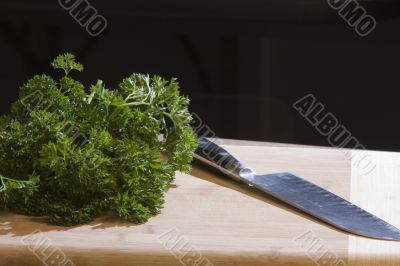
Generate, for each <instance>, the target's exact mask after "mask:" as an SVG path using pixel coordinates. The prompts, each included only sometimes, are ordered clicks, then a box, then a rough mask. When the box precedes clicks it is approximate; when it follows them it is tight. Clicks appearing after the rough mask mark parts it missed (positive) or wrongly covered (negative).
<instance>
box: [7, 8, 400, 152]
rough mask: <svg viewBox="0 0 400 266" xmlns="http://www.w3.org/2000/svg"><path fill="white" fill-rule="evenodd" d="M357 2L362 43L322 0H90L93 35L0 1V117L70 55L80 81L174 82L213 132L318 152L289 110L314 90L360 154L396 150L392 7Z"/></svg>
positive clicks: (398, 53)
mask: <svg viewBox="0 0 400 266" xmlns="http://www.w3.org/2000/svg"><path fill="white" fill-rule="evenodd" d="M358 2H359V3H360V4H361V5H362V6H363V7H365V8H366V10H367V11H368V13H369V14H370V15H372V16H374V17H375V18H376V19H377V27H376V29H375V31H374V32H372V34H371V35H369V36H367V37H360V36H358V35H357V33H356V32H355V31H354V29H353V28H352V27H350V26H348V25H347V23H346V22H345V21H343V20H342V19H341V18H340V16H339V15H338V14H337V12H336V11H335V10H332V9H331V8H330V7H329V5H328V3H327V2H326V1H323V0H322V1H319V0H276V1H271V0H263V1H261V0H236V1H234V0H230V1H228V0H212V1H211V0H202V1H199V0H191V1H188V0H170V1H168V0H137V1H128V0H125V1H95V0H93V1H90V3H91V4H92V5H93V6H94V7H95V8H96V9H97V10H98V11H99V13H100V14H101V15H103V16H104V17H105V18H106V19H107V21H108V27H107V29H106V30H105V31H104V32H103V33H102V34H101V35H100V36H98V37H91V36H90V35H89V34H88V33H87V32H86V30H85V29H84V28H82V27H81V26H80V25H79V24H78V23H77V22H76V21H75V20H74V19H73V18H72V17H71V16H70V15H69V14H68V12H67V11H65V10H64V9H62V8H61V7H60V6H59V4H58V2H57V1H56V0H53V1H50V0H35V1H32V0H30V1H19V0H1V3H0V59H1V64H0V88H1V94H0V99H1V101H0V102H1V106H0V112H1V113H2V114H4V113H7V112H8V110H9V107H10V104H11V103H12V102H13V101H14V100H15V99H16V97H17V93H18V87H19V86H20V85H21V84H23V83H24V82H25V81H26V80H27V79H28V78H30V77H32V76H33V75H34V74H41V73H49V72H50V73H52V72H51V69H50V65H49V62H50V61H51V60H52V59H53V58H54V57H55V56H56V55H57V54H59V53H62V52H66V51H69V52H72V53H74V54H76V55H77V56H78V60H79V61H81V62H82V63H83V64H84V65H85V67H86V70H85V71H84V72H83V73H82V74H78V75H76V77H77V78H79V79H81V80H82V81H83V82H84V83H85V84H90V83H93V82H95V81H96V80H97V78H101V79H102V80H103V81H105V82H106V84H108V85H109V86H111V87H115V86H117V84H118V83H119V81H121V79H122V78H124V77H126V76H128V75H129V74H131V73H133V72H143V73H157V74H160V75H162V76H164V77H177V78H178V79H179V81H180V84H181V87H182V91H183V93H184V94H186V95H188V96H189V97H190V98H191V100H192V103H191V110H192V111H193V112H195V113H196V114H198V115H199V116H200V117H201V118H202V119H203V121H204V122H205V123H206V124H207V125H208V126H209V127H210V128H211V129H212V130H213V131H214V132H215V133H216V134H217V135H218V136H219V137H223V138H236V139H252V140H264V141H275V142H289V143H301V144H315V145H328V143H327V140H326V137H324V136H321V135H320V134H318V133H317V131H316V130H315V129H314V128H313V127H312V126H311V125H310V124H309V123H308V122H307V121H306V120H305V119H304V118H302V117H301V116H300V115H299V114H298V113H297V112H296V111H295V110H294V109H293V108H292V104H293V102H295V101H296V100H297V99H299V98H301V97H303V96H304V95H306V94H308V93H312V94H314V96H315V97H316V98H317V99H318V100H319V101H321V102H322V103H323V104H324V105H325V106H326V109H327V110H328V111H330V112H332V113H333V114H335V116H336V117H337V118H338V119H339V122H340V123H342V124H344V125H345V127H346V128H347V129H349V130H350V131H351V133H352V134H353V136H355V137H356V138H357V139H358V140H359V141H360V142H361V143H362V144H364V145H365V146H366V147H367V148H369V149H381V150H398V151H399V150H400V141H399V136H400V123H399V119H398V117H399V115H400V105H399V97H398V96H399V93H398V92H399V89H400V78H399V74H398V73H399V71H400V49H399V48H400V11H399V10H400V8H399V4H400V3H398V2H399V1H389V0H377V1H358Z"/></svg>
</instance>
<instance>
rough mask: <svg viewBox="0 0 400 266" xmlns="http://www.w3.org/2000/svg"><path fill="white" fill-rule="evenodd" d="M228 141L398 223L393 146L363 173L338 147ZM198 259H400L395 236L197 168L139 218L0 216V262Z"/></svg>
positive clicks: (277, 265)
mask: <svg viewBox="0 0 400 266" xmlns="http://www.w3.org/2000/svg"><path fill="white" fill-rule="evenodd" d="M225 148H226V149H228V150H229V151H231V152H232V153H233V154H234V155H235V156H236V157H237V158H238V159H240V160H241V161H242V162H243V163H244V164H245V165H247V166H248V167H251V168H253V169H254V170H255V171H256V172H258V173H274V172H281V171H289V172H293V173H295V174H297V175H300V176H302V177H304V178H306V179H308V180H310V181H312V182H314V183H316V184H318V185H321V186H322V187H324V188H326V189H328V190H330V191H332V192H334V193H336V194H338V195H340V196H342V197H344V198H346V199H351V200H352V201H354V202H356V203H357V204H359V205H360V206H361V207H364V208H366V209H367V210H370V211H371V212H373V213H374V214H376V215H377V216H380V217H382V218H385V219H386V220H387V221H389V222H392V223H393V224H395V225H397V226H400V196H399V195H400V181H399V180H400V155H399V154H397V153H382V152H372V153H371V154H373V158H375V159H374V160H376V162H377V167H376V168H375V169H374V171H372V172H371V173H369V174H368V175H365V174H364V173H360V172H359V170H358V169H357V168H356V167H354V165H353V167H352V162H351V159H350V156H348V153H346V152H344V151H341V150H336V149H326V148H317V147H295V146H283V147H280V146H268V145H251V146H243V143H242V144H241V145H234V144H233V143H231V145H227V146H225ZM32 232H35V234H34V235H32ZM63 256H65V257H63ZM40 259H41V260H42V261H41V260H40ZM196 260H197V261H198V264H197V265H199V266H212V265H214V266H231V265H252V266H262V265H268V266H286V265H293V266H302V265H321V266H323V265H334V266H343V265H363V266H370V265H400V243H394V242H385V241H376V240H370V239H365V238H361V237H355V236H349V235H348V234H347V233H344V232H342V231H339V230H336V229H334V228H332V227H330V226H327V225H326V224H323V223H321V222H319V221H317V220H315V219H313V218H312V217H309V216H307V215H304V214H302V213H299V212H297V211H296V210H293V209H292V208H290V207H288V206H285V205H282V204H281V203H279V202H277V201H275V200H274V199H271V198H269V197H265V196H263V195H260V194H259V193H257V192H255V191H253V190H251V189H249V188H248V187H246V186H243V185H240V184H237V183H234V182H231V181H230V180H229V179H226V178H224V177H222V176H220V175H216V174H211V173H209V172H207V171H205V170H203V169H199V168H196V167H195V168H194V169H193V171H192V173H191V175H185V174H177V177H176V181H175V182H174V185H173V186H172V187H171V189H170V190H169V192H168V193H167V195H166V204H165V208H164V209H163V211H162V213H161V214H160V215H158V216H156V217H154V218H152V219H151V220H150V221H149V222H148V223H146V224H143V225H134V224H131V223H128V222H125V221H122V220H119V219H118V218H116V217H111V216H110V217H102V218H100V219H97V220H96V221H94V222H92V223H90V224H89V225H83V226H77V227H73V228H65V227H57V226H51V225H47V224H45V223H44V222H43V220H42V219H35V218H30V217H24V216H19V215H14V214H10V213H2V214H0V265H7V266H11V265H68V266H70V265H85V266H86V265H96V266H98V265H99V266H100V265H134V266H150V265H152V266H153V265H190V266H192V265H196V264H195V263H194V261H196ZM45 263H46V264H45Z"/></svg>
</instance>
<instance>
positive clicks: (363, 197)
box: [349, 151, 400, 266]
mask: <svg viewBox="0 0 400 266" xmlns="http://www.w3.org/2000/svg"><path fill="white" fill-rule="evenodd" d="M361 153H362V154H365V153H364V152H360V151H353V156H352V157H353V158H361V157H360V154H361ZM367 154H368V155H369V156H370V158H372V160H373V161H374V163H375V164H376V167H375V168H374V169H373V171H371V172H370V173H368V174H365V173H364V172H363V171H362V168H360V167H354V166H353V167H352V170H351V200H352V201H353V202H354V203H355V204H357V205H359V206H360V207H362V208H364V209H366V210H367V211H369V212H371V213H373V214H375V215H376V216H378V217H379V218H381V219H383V220H385V221H387V222H389V223H391V224H393V225H394V226H396V227H398V228H400V154H398V153H393V152H367ZM354 165H356V164H354ZM349 265H351V266H353V265H354V266H376V265H387V266H398V265H400V242H390V241H378V240H373V239H366V238H360V237H354V236H350V239H349Z"/></svg>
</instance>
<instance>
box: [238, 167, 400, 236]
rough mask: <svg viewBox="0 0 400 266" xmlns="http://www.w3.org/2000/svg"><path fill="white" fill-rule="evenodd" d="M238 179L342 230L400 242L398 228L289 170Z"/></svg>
mask: <svg viewBox="0 0 400 266" xmlns="http://www.w3.org/2000/svg"><path fill="white" fill-rule="evenodd" d="M242 180H243V181H245V182H246V183H248V184H249V185H253V186H255V187H256V188H258V189H259V190H261V191H263V192H265V193H267V194H269V195H271V196H273V197H275V198H277V199H279V200H282V201H284V202H286V203H288V204H289V205H291V206H293V207H295V208H297V209H300V210H301V211H304V212H306V213H308V214H311V215H312V216H315V217H317V218H319V219H320V220H323V221H325V222H326V223H328V224H330V225H333V226H335V227H337V228H340V229H342V230H344V231H347V232H350V233H353V234H357V235H361V236H366V237H370V238H376V239H383V240H393V241H400V230H399V229H397V228H396V227H394V226H393V225H391V224H389V223H387V222H385V221H383V220H382V219H380V218H378V217H376V216H375V215H373V214H371V213H369V212H367V211H365V210H363V209H361V208H360V207H358V206H356V205H354V204H352V203H351V202H349V201H347V200H345V199H343V198H341V197H339V196H337V195H335V194H333V193H331V192H329V191H327V190H325V189H323V188H322V187H319V186H317V185H315V184H313V183H311V182H309V181H307V180H305V179H303V178H300V177H298V176H295V175H293V174H291V173H278V174H269V175H245V176H242Z"/></svg>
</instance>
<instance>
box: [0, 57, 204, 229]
mask: <svg viewBox="0 0 400 266" xmlns="http://www.w3.org/2000/svg"><path fill="white" fill-rule="evenodd" d="M52 66H53V67H54V68H56V69H61V70H63V71H64V76H63V77H62V78H61V79H60V80H58V81H55V80H54V79H53V78H51V77H49V76H47V75H40V76H35V77H33V78H32V79H31V80H29V81H28V82H27V83H26V84H25V85H24V86H22V87H21V90H20V97H19V100H18V101H17V102H15V103H14V104H13V106H12V108H11V112H10V114H9V115H7V116H2V117H0V204H1V208H2V209H3V210H4V209H8V210H11V211H14V212H16V213H20V214H25V215H35V216H46V217H49V221H50V222H51V223H53V224H57V225H68V226H70V225H75V224H81V223H86V222H89V221H91V220H93V219H94V218H95V217H96V216H99V215H102V214H104V213H106V212H109V211H112V212H115V213H117V214H119V215H120V216H121V217H123V218H124V219H126V220H129V221H132V222H137V223H142V222H146V221H147V220H148V219H149V218H150V217H151V216H153V215H156V214H158V213H159V211H160V209H161V208H162V206H163V203H164V193H165V192H166V191H167V189H168V188H169V184H170V182H171V181H172V180H173V178H174V174H175V171H183V172H188V171H189V170H190V163H191V161H192V156H193V151H194V150H195V149H196V147H197V138H196V137H195V134H194V132H193V130H192V128H191V127H190V122H191V119H192V118H191V115H190V113H189V112H188V108H187V107H188V104H189V99H188V98H186V97H183V96H181V95H180V93H179V86H178V83H177V81H176V80H175V79H172V80H169V81H167V80H165V79H163V78H161V77H159V76H154V77H150V76H148V75H142V74H133V75H131V76H130V77H128V78H126V79H124V80H123V81H122V82H121V84H120V85H119V88H118V89H115V90H110V89H107V88H106V87H105V85H104V84H103V82H102V81H98V82H97V83H96V84H94V85H92V86H90V88H88V89H85V88H84V86H83V85H82V84H81V83H80V82H78V81H76V80H74V79H73V78H71V77H70V76H69V75H70V73H71V71H73V70H77V71H82V70H83V66H82V65H81V64H79V63H77V62H75V57H74V55H72V54H64V55H60V56H58V57H57V58H56V59H55V60H54V62H53V63H52ZM169 124H172V125H173V127H171V126H169Z"/></svg>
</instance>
